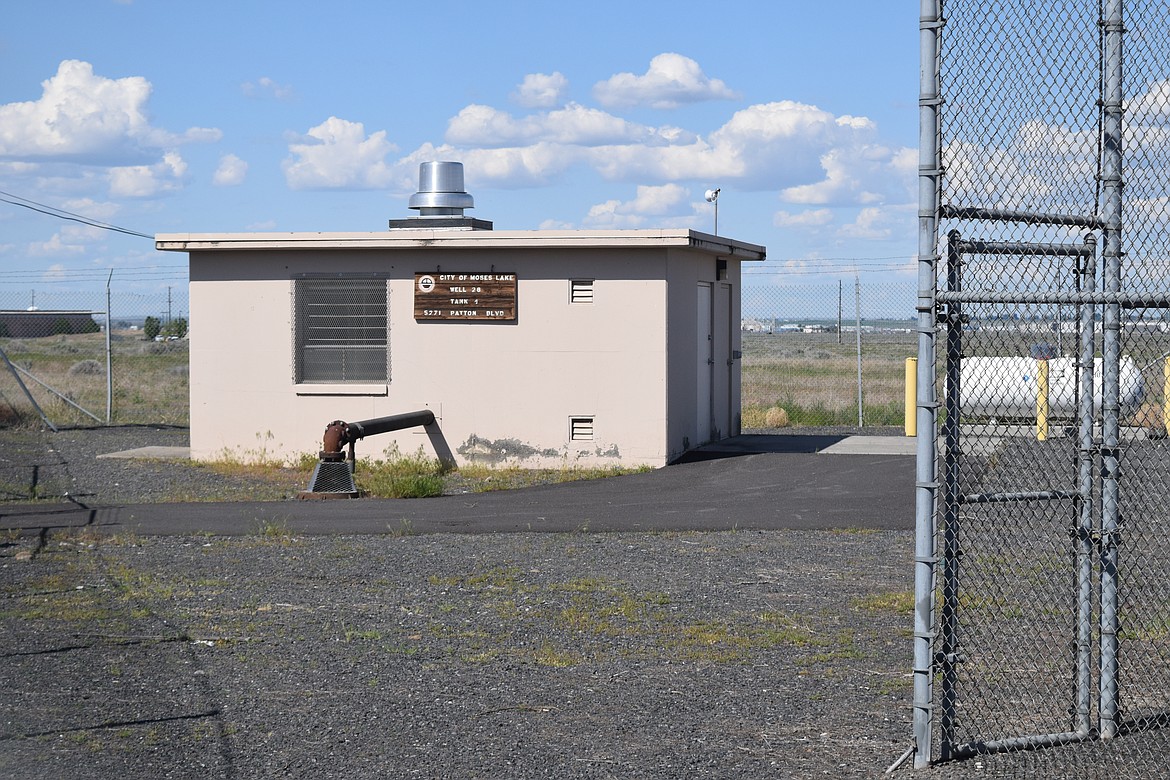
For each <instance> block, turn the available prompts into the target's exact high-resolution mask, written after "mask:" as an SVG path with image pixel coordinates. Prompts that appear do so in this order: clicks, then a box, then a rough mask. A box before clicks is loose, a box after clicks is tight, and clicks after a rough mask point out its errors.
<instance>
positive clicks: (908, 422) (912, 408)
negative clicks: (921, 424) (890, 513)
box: [904, 358, 1170, 436]
mask: <svg viewBox="0 0 1170 780" xmlns="http://www.w3.org/2000/svg"><path fill="white" fill-rule="evenodd" d="M1166 372H1167V373H1166V376H1167V380H1166V381H1167V382H1170V361H1168V362H1167V363H1166ZM1166 409H1167V412H1166V413H1167V414H1168V415H1170V405H1168V406H1167V407H1166ZM904 420H905V429H906V435H907V436H917V435H918V358H906V413H905V417H904Z"/></svg>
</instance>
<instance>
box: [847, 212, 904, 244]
mask: <svg viewBox="0 0 1170 780" xmlns="http://www.w3.org/2000/svg"><path fill="white" fill-rule="evenodd" d="M917 211H918V209H917V206H915V205H914V204H909V203H907V204H898V205H895V206H866V207H865V208H863V209H861V210H860V211H858V212H857V217H856V219H854V220H853V222H851V223H850V224H848V225H842V226H841V228H840V229H839V230H838V231H837V235H838V236H840V237H842V238H853V239H864V240H867V241H886V240H889V239H899V240H907V241H909V240H910V239H911V238H912V237H913V235H914V234H915V231H916V230H917V228H918V225H917V223H916V222H915V220H914V214H915V213H916V212H917Z"/></svg>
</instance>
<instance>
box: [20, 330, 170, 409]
mask: <svg viewBox="0 0 1170 780" xmlns="http://www.w3.org/2000/svg"><path fill="white" fill-rule="evenodd" d="M110 342H111V347H112V351H113V355H112V362H113V375H114V386H113V391H114V392H113V396H114V397H113V421H114V422H117V423H153V424H162V425H186V424H187V421H188V411H189V405H190V399H189V395H188V387H187V342H186V341H182V340H180V341H165V342H154V341H145V340H143V337H142V333H141V332H140V331H129V330H127V331H115V332H114V333H113V334H112V336H111V339H110ZM0 347H2V348H3V349H4V351H5V352H6V353H7V354H8V357H9V359H10V360H11V361H12V362H13V363H14V364H15V365H16V366H18V367H19V368H21V369H23V370H24V371H27V372H28V374H31V375H32V377H30V376H28V375H26V374H21V379H22V381H23V382H24V384H25V385H26V386H27V387H28V389H29V390H30V391H31V392H32V394H33V397H34V398H36V400H37V403H38V404H40V405H41V408H42V409H44V411H45V414H46V415H48V417H49V419H51V420H52V421H53V422H54V424H57V425H75V424H92V423H93V422H94V421H93V419H92V418H90V417H87V416H86V415H84V414H83V413H81V412H79V411H77V410H76V409H74V408H73V407H72V406H70V405H69V404H68V403H66V402H65V401H63V400H61V398H59V397H58V396H57V395H55V394H54V393H52V392H51V391H50V390H48V389H46V388H45V387H44V385H48V386H49V387H51V388H53V389H55V390H56V391H57V392H59V393H61V394H62V395H65V396H66V397H68V398H69V399H70V400H71V401H73V402H74V403H76V404H78V405H79V406H81V407H83V408H84V409H87V410H88V411H89V412H90V413H92V414H94V415H96V416H97V417H99V418H101V420H103V421H104V420H105V413H106V371H105V365H106V339H105V335H104V334H101V333H87V334H76V335H58V336H47V337H44V338H36V339H11V338H8V339H0ZM6 369H7V367H6V366H3V367H0V425H6V424H7V425H19V424H22V423H27V424H37V423H39V418H38V417H37V415H36V412H35V410H34V409H33V408H32V406H31V404H29V402H28V399H27V398H25V396H24V393H23V391H22V390H21V389H20V387H19V385H18V384H17V383H16V380H15V379H14V378H13V377H12V373H11V372H10V371H8V370H6ZM33 377H35V379H34V378H33ZM38 380H39V381H38ZM42 383H43V384H42Z"/></svg>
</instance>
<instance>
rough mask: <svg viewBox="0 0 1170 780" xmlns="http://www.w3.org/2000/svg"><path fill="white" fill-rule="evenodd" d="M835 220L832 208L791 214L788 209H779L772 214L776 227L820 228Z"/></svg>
mask: <svg viewBox="0 0 1170 780" xmlns="http://www.w3.org/2000/svg"><path fill="white" fill-rule="evenodd" d="M832 221H833V212H832V210H831V209H811V210H809V211H801V212H798V213H796V214H791V213H789V212H787V211H777V212H776V213H775V214H774V215H772V224H773V225H775V226H776V227H787V228H818V227H824V226H825V225H828V224H830V223H831V222H832Z"/></svg>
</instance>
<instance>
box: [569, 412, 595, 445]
mask: <svg viewBox="0 0 1170 780" xmlns="http://www.w3.org/2000/svg"><path fill="white" fill-rule="evenodd" d="M569 441H593V418H592V417H570V418H569Z"/></svg>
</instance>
